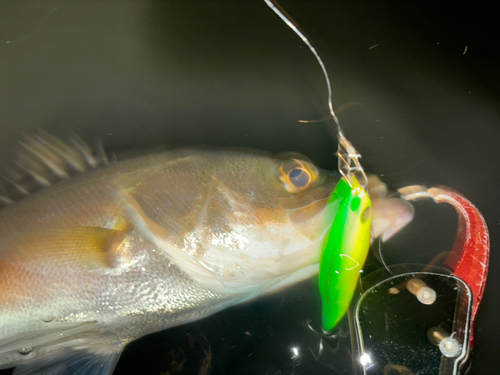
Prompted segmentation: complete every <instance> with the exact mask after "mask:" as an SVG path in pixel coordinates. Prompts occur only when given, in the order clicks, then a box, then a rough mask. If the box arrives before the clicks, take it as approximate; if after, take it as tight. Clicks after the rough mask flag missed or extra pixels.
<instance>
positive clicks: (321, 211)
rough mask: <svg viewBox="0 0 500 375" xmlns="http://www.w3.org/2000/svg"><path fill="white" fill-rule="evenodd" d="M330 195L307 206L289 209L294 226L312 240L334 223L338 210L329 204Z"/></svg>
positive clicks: (289, 216)
mask: <svg viewBox="0 0 500 375" xmlns="http://www.w3.org/2000/svg"><path fill="white" fill-rule="evenodd" d="M328 200H329V197H327V198H322V199H318V200H316V201H314V202H312V203H310V204H308V205H306V206H303V207H300V208H296V209H293V210H288V218H289V220H290V223H291V224H292V225H293V227H294V228H295V229H296V230H297V231H298V232H299V233H300V234H301V235H302V236H304V237H305V238H307V239H309V240H310V241H314V240H317V239H318V238H319V237H321V236H322V235H323V234H324V233H325V232H326V231H327V230H328V229H329V228H330V227H331V225H332V222H333V219H334V217H335V213H336V210H332V209H331V208H332V205H329V204H328Z"/></svg>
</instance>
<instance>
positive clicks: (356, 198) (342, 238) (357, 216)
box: [265, 0, 371, 330]
mask: <svg viewBox="0 0 500 375" xmlns="http://www.w3.org/2000/svg"><path fill="white" fill-rule="evenodd" d="M265 2H266V4H267V5H268V6H269V7H270V8H271V9H272V10H273V11H274V12H275V13H276V14H277V15H278V16H279V17H280V18H281V19H282V20H283V21H284V22H285V23H286V25H287V26H288V27H290V28H291V29H292V30H293V31H294V32H295V33H296V34H297V35H298V36H299V37H300V39H302V41H303V42H304V43H305V44H306V45H307V47H308V48H309V49H310V50H311V52H312V53H313V55H314V57H315V58H316V60H317V61H318V63H319V65H320V67H321V70H322V72H323V75H324V77H325V81H326V86H327V90H328V109H329V113H330V118H331V120H332V121H333V124H334V129H335V132H336V134H337V140H338V144H339V146H338V151H337V157H338V170H339V172H340V174H341V175H342V176H343V177H342V179H341V180H340V182H339V183H338V185H337V186H336V188H335V189H334V191H333V192H332V195H331V196H330V199H329V202H328V203H329V204H332V205H339V209H338V212H337V215H336V216H335V219H334V221H333V223H332V227H331V229H330V232H329V235H328V236H327V237H326V239H325V241H324V244H323V250H322V254H321V260H320V272H319V288H320V292H321V300H322V320H323V328H325V329H326V330H331V329H332V328H333V327H334V326H335V324H337V323H338V322H339V321H340V319H341V318H342V317H343V316H344V315H345V313H346V312H347V309H348V307H349V304H350V302H351V300H352V297H353V295H354V291H355V289H356V282H357V280H358V278H359V272H360V271H361V270H362V268H363V265H364V262H365V260H366V257H367V255H368V248H369V246H370V238H371V232H370V225H371V201H370V197H369V195H368V193H367V190H366V186H367V184H368V179H367V177H366V174H365V171H364V170H363V167H362V166H361V163H360V161H359V159H360V158H361V155H360V154H359V153H358V152H357V151H356V149H355V148H354V147H353V146H352V144H351V142H349V140H347V138H346V137H345V135H344V132H343V131H342V128H341V127H340V122H339V120H338V118H337V115H336V114H335V111H334V109H333V103H332V86H331V83H330V77H329V75H328V70H327V68H326V65H325V63H324V62H323V60H322V58H321V56H320V55H319V53H318V52H317V50H316V48H315V47H314V46H313V44H312V43H311V41H310V40H309V39H308V38H307V36H306V35H305V33H304V32H303V31H302V30H301V28H300V26H299V25H298V24H297V23H296V22H295V21H293V19H292V18H291V17H290V16H289V15H288V14H287V13H286V12H285V11H284V10H283V9H282V8H281V7H280V6H279V4H277V3H276V2H275V1H274V0H265ZM301 122H308V121H301Z"/></svg>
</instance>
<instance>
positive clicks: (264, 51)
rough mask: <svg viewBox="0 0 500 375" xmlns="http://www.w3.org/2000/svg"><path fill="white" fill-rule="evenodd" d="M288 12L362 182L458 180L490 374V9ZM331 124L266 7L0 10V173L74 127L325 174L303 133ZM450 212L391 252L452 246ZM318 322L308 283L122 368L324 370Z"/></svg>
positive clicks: (499, 84)
mask: <svg viewBox="0 0 500 375" xmlns="http://www.w3.org/2000/svg"><path fill="white" fill-rule="evenodd" d="M282 5H283V6H284V7H285V8H286V9H287V10H288V11H289V13H290V14H291V15H292V17H294V18H295V19H296V20H297V21H298V22H299V24H301V25H302V27H303V28H304V29H305V30H306V31H307V33H308V34H309V36H310V37H311V38H312V39H313V40H314V41H315V43H316V44H317V46H318V48H319V50H320V51H321V53H322V54H323V55H324V57H325V60H326V62H327V64H328V66H329V68H330V71H331V75H332V81H333V90H334V104H335V106H336V107H341V106H342V105H344V104H345V103H358V104H356V105H352V106H350V107H348V108H347V109H345V110H344V111H343V112H342V113H341V114H340V115H339V117H340V121H341V124H342V126H343V128H344V130H345V133H346V135H347V137H348V138H349V139H350V140H351V141H352V143H353V144H354V145H355V146H356V148H357V149H358V150H359V151H360V152H361V153H362V155H363V160H362V161H363V165H364V166H365V167H366V169H367V171H368V172H370V173H376V174H379V175H380V176H382V178H384V180H385V181H386V182H387V183H388V184H389V185H390V186H392V187H393V188H397V187H401V186H405V185H408V184H413V183H420V184H425V185H428V186H432V185H434V184H444V185H448V186H451V187H453V188H455V189H456V190H458V191H460V192H461V193H463V194H464V195H465V196H466V197H467V198H468V199H470V200H471V201H472V202H473V203H474V204H475V205H477V207H478V208H479V209H480V210H481V212H482V213H483V214H484V216H485V219H486V222H487V224H488V226H489V229H490V235H491V242H492V253H491V266H490V274H489V280H488V284H487V287H486V292H485V296H484V299H483V303H482V306H481V308H480V311H479V314H478V320H477V324H476V328H475V342H476V346H475V349H474V354H473V365H472V369H471V372H470V373H471V374H487V373H493V372H495V371H496V369H497V367H498V366H497V365H498V359H497V358H495V357H496V356H495V355H494V353H493V349H494V348H496V347H498V344H497V341H498V340H497V337H498V335H499V333H500V329H499V328H498V324H497V320H498V319H497V314H498V311H499V309H500V289H499V288H498V287H497V286H496V285H497V284H498V282H499V281H500V279H499V276H498V275H499V271H500V256H498V254H497V252H496V251H495V249H496V243H497V240H498V237H499V233H500V231H499V227H500V214H499V213H498V207H499V206H500V204H499V203H500V202H499V198H498V196H499V194H498V192H497V189H496V187H497V186H498V185H499V183H500V177H499V174H498V172H497V169H498V168H497V164H498V163H499V161H500V151H499V148H498V146H497V143H498V140H499V139H500V127H499V125H498V124H499V120H500V106H499V99H500V79H499V78H500V77H499V75H500V73H499V72H498V69H497V67H498V66H499V63H500V61H499V58H498V56H497V55H496V54H495V49H496V48H497V42H496V40H495V37H494V36H495V35H498V32H499V30H498V26H497V25H496V24H495V23H494V19H493V14H494V13H493V11H492V9H488V8H487V7H484V6H479V5H478V4H474V5H473V4H472V3H471V4H469V5H458V4H456V3H451V2H448V3H447V2H444V3H441V4H439V5H438V4H435V3H422V2H417V1H413V2H404V3H401V2H396V1H383V2H378V3H377V4H373V3H371V2H363V1H361V2H356V3H355V4H345V3H342V2H332V1H308V2H300V1H286V2H285V1H284V2H283V4H282ZM324 116H326V106H325V86H324V81H323V79H322V76H321V72H320V70H319V68H318V66H317V64H316V62H315V61H314V59H313V57H312V55H311V54H310V52H309V51H308V50H307V49H306V48H305V46H303V45H302V44H301V42H300V41H299V40H298V38H297V37H296V36H295V35H294V34H293V33H292V32H291V31H290V30H289V29H287V28H286V27H285V26H284V25H283V24H282V23H281V22H280V21H279V19H278V18H277V17H276V15H275V14H274V13H272V12H271V11H270V10H269V9H268V8H267V7H266V6H265V4H264V2H263V1H252V2H250V1H171V2H167V1H165V2H162V1H130V0H129V1H72V2H63V1H45V0H43V1H16V2H10V1H0V124H1V126H0V161H3V162H5V163H7V162H8V160H9V159H10V155H12V153H13V152H14V150H15V141H16V139H18V137H19V134H20V133H21V132H31V131H33V130H34V129H36V128H43V129H45V130H47V131H49V132H51V133H53V134H55V135H57V136H59V137H62V138H64V137H67V136H69V135H70V132H71V131H74V132H77V133H78V134H80V135H81V136H82V137H84V138H85V139H86V140H88V141H92V140H94V139H97V137H101V138H103V141H104V144H105V145H106V148H107V149H108V150H111V151H114V152H116V153H118V154H119V153H122V152H126V151H128V150H139V149H148V148H153V147H164V148H177V147H186V146H202V145H209V146H216V147H218V146H223V147H250V148H256V149H264V150H270V151H273V152H282V151H290V150H292V151H297V152H301V153H304V154H305V155H307V156H308V157H309V158H310V159H311V160H313V161H314V162H316V163H317V164H318V165H319V166H320V167H322V168H326V169H335V168H336V161H335V159H334V158H333V157H332V156H331V155H332V153H333V152H334V151H335V149H336V143H335V141H334V140H333V139H332V138H331V137H330V135H329V132H328V130H327V129H325V127H324V126H322V125H320V124H309V125H304V124H300V123H298V120H303V119H306V120H310V119H318V118H322V117H324ZM432 209H433V208H429V207H422V208H421V210H422V212H427V210H432ZM444 211H445V212H444V213H437V214H436V215H443V216H442V218H441V217H440V219H439V220H436V221H435V222H432V223H430V222H428V221H425V220H424V221H423V222H422V221H421V222H420V224H419V227H418V230H415V231H414V232H413V233H409V234H408V235H407V237H406V238H405V239H395V241H396V242H397V241H401V245H392V246H393V247H397V246H405V251H408V252H413V253H415V254H421V253H425V252H426V251H427V250H428V247H429V246H431V247H432V246H434V247H435V248H437V249H440V248H443V250H445V249H444V248H446V247H447V246H449V242H450V238H451V237H452V235H453V227H454V220H455V218H454V216H453V212H452V211H453V210H447V209H444ZM418 212H419V211H417V215H418ZM428 216H434V214H433V213H430V214H428ZM444 232H446V233H447V234H446V235H443V233H444ZM449 233H451V234H449ZM405 240H406V242H405ZM403 243H404V245H403ZM417 256H418V255H417ZM394 257H395V258H397V254H396V255H394ZM318 311H319V297H318V295H317V291H316V287H315V284H314V280H313V281H308V282H305V283H303V284H301V285H300V286H298V287H297V288H295V289H292V290H289V291H287V292H285V293H283V294H279V295H277V296H273V297H269V298H266V299H264V300H260V301H257V302H255V303H252V304H246V305H243V306H238V307H235V308H233V309H230V310H227V311H225V312H222V313H221V314H219V315H216V316H214V317H211V318H209V319H208V320H205V321H202V322H198V323H194V324H192V325H189V326H184V327H178V328H175V329H173V330H171V331H169V332H164V333H161V334H159V335H156V336H154V337H153V338H146V339H144V340H141V341H140V342H138V343H136V344H134V345H132V346H131V347H130V348H128V350H127V352H126V353H125V356H124V358H123V359H122V361H121V362H120V363H119V365H118V367H117V373H118V374H132V373H134V374H136V373H147V374H160V373H163V374H171V375H173V374H203V373H207V374H208V373H213V374H224V373H227V374H229V373H245V374H247V373H248V374H255V373H259V374H265V373H268V374H292V373H297V374H301V373H304V374H305V373H308V372H307V371H311V369H314V371H315V373H318V374H319V373H331V369H329V368H328V366H327V365H325V364H324V362H327V361H320V362H323V363H318V362H317V361H316V360H315V359H314V356H313V355H312V353H311V351H310V350H309V348H310V347H312V346H313V341H314V340H316V337H313V336H310V335H309V333H307V332H308V328H307V327H306V325H305V321H306V320H307V319H312V318H317V317H318V315H317V314H318ZM225 332H227V334H226V333H225ZM247 332H248V333H249V335H248V334H247ZM271 332H272V334H271ZM309 332H310V331H309ZM223 341H226V342H223ZM314 342H316V343H317V340H316V341H314ZM292 348H298V349H297V350H299V354H298V355H297V354H295V352H294V351H293V349H292ZM316 349H317V348H316ZM340 355H341V354H337V356H340ZM207 358H210V360H211V365H210V366H211V369H209V368H208V367H207V366H208V365H207ZM200 371H205V372H200ZM210 371H211V372H210Z"/></svg>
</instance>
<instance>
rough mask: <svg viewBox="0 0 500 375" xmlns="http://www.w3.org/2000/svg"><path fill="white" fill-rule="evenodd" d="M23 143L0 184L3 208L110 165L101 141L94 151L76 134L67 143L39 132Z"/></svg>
mask: <svg viewBox="0 0 500 375" xmlns="http://www.w3.org/2000/svg"><path fill="white" fill-rule="evenodd" d="M19 143H20V145H21V149H20V150H19V151H18V152H17V153H16V156H15V158H14V160H13V166H12V167H11V168H10V169H9V170H8V171H7V172H6V173H4V175H3V176H2V177H3V179H2V180H3V181H0V207H1V206H5V205H7V204H10V203H12V202H14V201H16V200H19V199H20V198H22V197H25V196H26V195H29V194H31V193H33V192H35V191H37V190H40V189H41V188H44V187H47V186H50V185H53V184H55V183H57V182H59V181H62V180H66V179H68V178H70V177H71V176H74V175H75V174H79V173H83V172H85V171H87V170H90V169H96V168H99V167H101V166H106V165H108V164H110V161H109V159H108V157H107V155H106V152H105V151H104V147H103V143H102V141H101V140H99V141H98V143H97V146H96V148H95V149H94V150H93V149H92V148H91V147H90V146H89V145H88V144H87V143H86V142H85V141H84V140H82V139H81V138H80V137H79V136H78V135H76V134H73V135H72V137H71V138H70V140H69V141H68V142H67V143H65V142H63V141H61V140H60V139H59V138H56V137H54V136H53V135H51V134H48V133H47V132H45V131H42V130H39V131H38V132H37V133H35V134H32V135H24V136H23V139H22V140H20V141H19Z"/></svg>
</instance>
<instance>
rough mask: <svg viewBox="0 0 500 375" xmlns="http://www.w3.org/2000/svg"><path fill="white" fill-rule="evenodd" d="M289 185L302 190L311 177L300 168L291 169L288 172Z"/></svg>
mask: <svg viewBox="0 0 500 375" xmlns="http://www.w3.org/2000/svg"><path fill="white" fill-rule="evenodd" d="M288 179H289V180H290V183H291V184H292V185H293V186H294V187H295V188H297V189H303V188H305V187H307V186H308V184H309V182H310V179H311V176H310V175H309V173H307V172H306V171H305V170H303V169H301V168H293V169H292V170H290V172H288Z"/></svg>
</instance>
